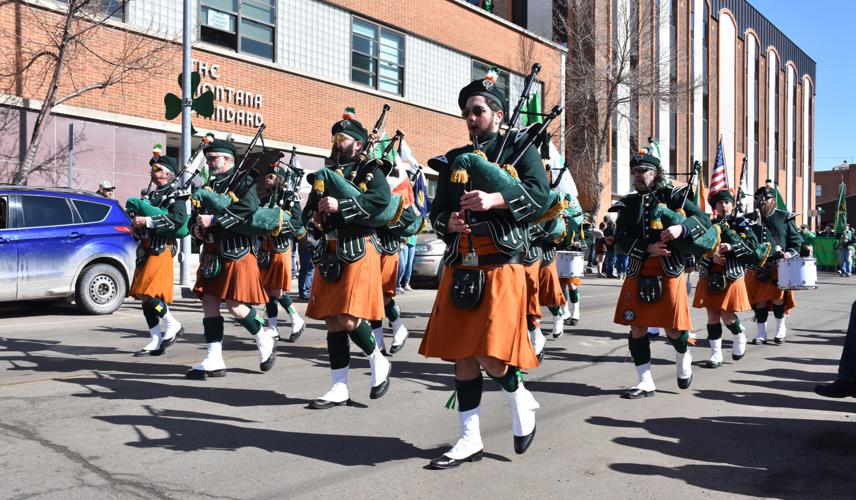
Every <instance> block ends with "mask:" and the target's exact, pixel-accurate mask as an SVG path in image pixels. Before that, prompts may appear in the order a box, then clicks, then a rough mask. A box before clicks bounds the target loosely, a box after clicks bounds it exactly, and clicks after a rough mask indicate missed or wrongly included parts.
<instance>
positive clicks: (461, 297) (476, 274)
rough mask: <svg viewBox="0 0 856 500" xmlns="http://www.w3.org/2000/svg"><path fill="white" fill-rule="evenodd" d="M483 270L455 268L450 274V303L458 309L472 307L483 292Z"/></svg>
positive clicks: (479, 299) (476, 303)
mask: <svg viewBox="0 0 856 500" xmlns="http://www.w3.org/2000/svg"><path fill="white" fill-rule="evenodd" d="M484 280H485V276H484V271H483V270H481V269H455V271H454V273H453V274H452V290H451V293H452V304H454V305H455V307H457V308H459V309H473V308H474V307H476V306H478V305H479V302H481V299H482V295H483V294H484Z"/></svg>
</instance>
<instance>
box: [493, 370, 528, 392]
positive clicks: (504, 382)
mask: <svg viewBox="0 0 856 500" xmlns="http://www.w3.org/2000/svg"><path fill="white" fill-rule="evenodd" d="M488 375H489V376H490V378H492V379H493V380H494V381H495V382H496V383H497V384H499V386H500V387H502V390H503V391H505V392H514V391H516V390H517V387H518V386H519V385H520V384H519V381H520V378H519V377H520V371H519V370H518V369H517V368H515V367H513V366H511V365H508V370H506V371H505V375H503V376H501V377H494V376H493V375H491V374H490V373H488Z"/></svg>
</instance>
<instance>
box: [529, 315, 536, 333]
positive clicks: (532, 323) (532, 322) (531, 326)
mask: <svg viewBox="0 0 856 500" xmlns="http://www.w3.org/2000/svg"><path fill="white" fill-rule="evenodd" d="M526 327H527V328H528V329H529V331H530V332H534V331H535V328H537V327H538V323H536V322H535V317H534V316H526Z"/></svg>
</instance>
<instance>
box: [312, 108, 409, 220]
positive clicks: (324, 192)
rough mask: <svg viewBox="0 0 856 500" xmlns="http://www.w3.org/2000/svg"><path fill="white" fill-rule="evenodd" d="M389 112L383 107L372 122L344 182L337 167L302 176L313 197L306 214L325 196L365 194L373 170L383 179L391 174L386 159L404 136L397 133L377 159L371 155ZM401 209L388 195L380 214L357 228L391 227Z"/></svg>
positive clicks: (398, 201)
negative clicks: (373, 123)
mask: <svg viewBox="0 0 856 500" xmlns="http://www.w3.org/2000/svg"><path fill="white" fill-rule="evenodd" d="M389 109H390V108H389V105H388V104H384V105H383V110H382V111H381V115H380V118H378V120H377V122H375V125H374V127H373V128H372V132H371V133H370V134H369V138H368V140H367V141H366V145H365V146H364V147H363V150H362V152H361V153H360V155H359V157H358V158H357V166H356V167H355V168H354V169H353V170H352V171H351V173H350V175H349V176H348V178H347V179H346V178H345V177H344V175H343V174H342V169H341V168H340V167H339V166H338V164H337V165H336V168H334V169H330V168H322V169H321V170H319V171H317V172H314V173H311V174H308V175H307V176H306V180H307V182H309V184H311V185H312V191H313V192H314V194H315V195H316V196H310V197H309V200H308V201H307V204H306V210H308V211H310V212H314V211H316V210H318V202H319V201H320V200H321V198H324V197H327V196H331V197H333V198H336V199H337V200H343V199H347V198H354V197H357V196H359V195H361V194H362V193H364V192H366V190H367V189H368V184H369V183H370V182H371V181H372V180H373V179H374V175H375V172H376V171H377V170H380V171H381V172H382V173H383V174H384V175H385V176H386V175H388V174H389V173H391V172H392V171H393V169H394V165H393V164H392V162H391V161H390V160H389V159H387V158H386V157H387V155H388V154H389V153H390V152H391V151H392V150H393V148H394V145H395V142H396V141H398V140H400V139H401V138H402V137H404V134H402V133H401V132H400V131H397V132H396V134H395V135H394V136H393V137H392V138H391V139H389V142H388V144H387V146H386V148H385V149H384V150H383V152H382V153H381V154H380V155H379V156H378V157H375V156H377V155H374V154H373V150H374V148H375V146H376V145H377V143H378V133H379V131H380V130H381V129H382V127H383V125H384V123H385V122H386V113H387V111H389ZM404 208H405V207H404V201H403V199H402V197H401V195H392V196H391V197H390V201H389V203H388V204H387V206H386V208H384V210H383V211H381V212H380V213H377V214H374V215H372V216H371V217H370V218H369V219H368V220H366V221H364V222H361V224H362V225H365V226H369V227H384V226H388V225H395V224H396V223H398V222H399V219H400V218H401V217H402V215H403V214H404V212H405V210H404ZM408 217H409V216H408Z"/></svg>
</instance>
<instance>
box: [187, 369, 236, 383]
mask: <svg viewBox="0 0 856 500" xmlns="http://www.w3.org/2000/svg"><path fill="white" fill-rule="evenodd" d="M184 376H185V377H186V378H188V379H190V380H205V379H206V378H208V377H225V376H226V369H225V368H224V369H222V370H197V369H195V368H191V369H190V370H188V372H187V373H185V374H184Z"/></svg>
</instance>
